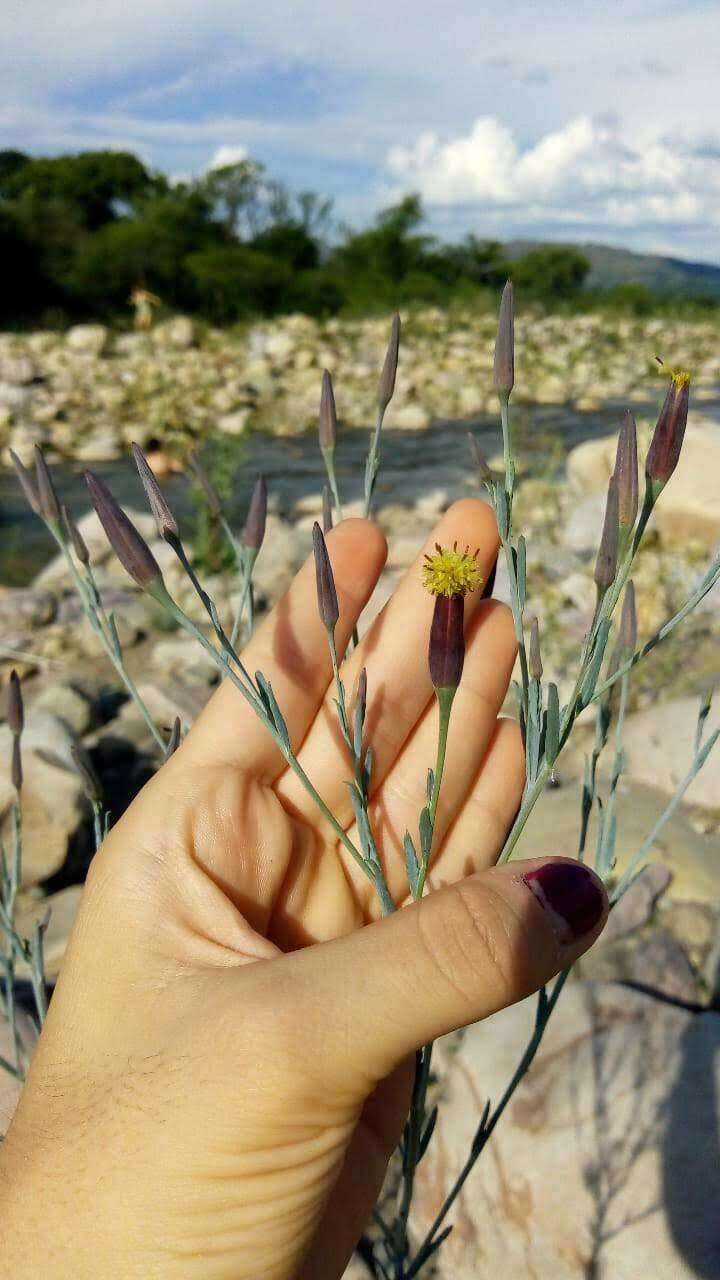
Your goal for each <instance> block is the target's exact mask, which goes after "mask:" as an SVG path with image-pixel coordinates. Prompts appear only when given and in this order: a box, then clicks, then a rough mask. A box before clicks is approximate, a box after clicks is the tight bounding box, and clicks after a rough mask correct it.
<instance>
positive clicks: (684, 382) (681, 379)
mask: <svg viewBox="0 0 720 1280" xmlns="http://www.w3.org/2000/svg"><path fill="white" fill-rule="evenodd" d="M655 359H656V360H657V362H658V364H659V366H660V368H661V370H662V372H663V373H665V374H667V375H668V376H669V377H670V381H671V382H672V383H673V385H674V386H675V387H677V389H678V391H682V389H683V387H687V386H688V384H689V382H690V376H691V375H690V374H689V373H688V372H687V371H686V370H685V369H671V368H670V365H669V364H666V363H665V361H664V360H661V359H660V356H656V357H655Z"/></svg>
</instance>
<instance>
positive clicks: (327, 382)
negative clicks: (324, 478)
mask: <svg viewBox="0 0 720 1280" xmlns="http://www.w3.org/2000/svg"><path fill="white" fill-rule="evenodd" d="M318 436H319V437H320V448H321V449H322V451H323V452H325V450H326V449H334V448H335V445H336V443H337V411H336V409H335V392H334V391H333V384H332V378H331V377H330V374H329V373H328V371H327V369H325V370H323V376H322V386H321V388H320V415H319V417H318Z"/></svg>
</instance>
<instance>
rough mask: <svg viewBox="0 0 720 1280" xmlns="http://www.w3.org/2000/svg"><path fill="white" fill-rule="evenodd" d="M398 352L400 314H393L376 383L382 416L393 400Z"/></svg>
mask: <svg viewBox="0 0 720 1280" xmlns="http://www.w3.org/2000/svg"><path fill="white" fill-rule="evenodd" d="M399 350H400V314H399V312H397V311H396V312H395V315H394V316H393V318H392V323H391V325H390V341H389V343H388V348H387V351H386V352H385V361H384V363H383V367H382V373H381V374H380V382H379V383H378V409H379V410H380V413H381V414H383V413H384V412H385V410H386V409H387V407H388V405H389V403H390V401H391V400H392V398H393V393H394V391H395V375H396V373H397V366H398V353H399Z"/></svg>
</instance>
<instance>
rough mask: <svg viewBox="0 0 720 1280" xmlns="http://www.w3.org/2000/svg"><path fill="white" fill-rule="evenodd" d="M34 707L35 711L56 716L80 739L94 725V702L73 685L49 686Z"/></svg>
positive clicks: (59, 684) (34, 703) (39, 696)
mask: <svg viewBox="0 0 720 1280" xmlns="http://www.w3.org/2000/svg"><path fill="white" fill-rule="evenodd" d="M32 707H33V711H46V712H49V714H50V715H53V716H56V717H57V719H58V720H61V721H62V722H63V724H66V725H67V726H68V728H70V729H72V731H73V733H74V734H76V735H77V736H78V737H82V735H83V734H84V733H87V731H88V729H89V728H90V725H91V723H92V718H93V705H92V702H91V701H90V699H89V698H87V697H86V696H85V694H84V693H81V692H80V690H79V689H76V688H75V687H74V686H73V685H71V684H66V683H58V684H50V685H47V687H46V688H45V689H43V690H42V692H41V693H39V694H38V696H37V698H35V700H34V702H33V704H32Z"/></svg>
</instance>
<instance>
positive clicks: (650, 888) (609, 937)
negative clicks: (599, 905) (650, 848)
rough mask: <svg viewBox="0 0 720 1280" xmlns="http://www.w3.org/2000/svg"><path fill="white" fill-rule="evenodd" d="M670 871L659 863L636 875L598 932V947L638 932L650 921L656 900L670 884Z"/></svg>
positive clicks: (653, 863)
mask: <svg viewBox="0 0 720 1280" xmlns="http://www.w3.org/2000/svg"><path fill="white" fill-rule="evenodd" d="M672 878H673V877H672V871H670V870H668V868H667V867H663V866H662V865H661V863H659V862H651V863H649V864H648V865H647V866H646V867H643V869H642V871H641V872H640V875H639V876H638V877H637V879H636V880H635V881H634V882H633V884H632V885H631V886H630V888H629V889H628V891H627V893H624V894H623V896H622V898H621V899H620V901H619V902H618V903H617V904H616V905H615V906H614V907H613V909H612V911H611V913H610V919H609V920H608V922H607V924H606V926H605V928H604V929H603V932H602V940H601V945H603V946H605V945H606V944H607V943H609V942H614V941H615V939H616V938H622V937H624V935H625V934H628V933H633V932H634V931H635V930H636V929H641V928H642V927H643V925H646V924H648V923H649V922H650V920H651V919H652V916H653V913H654V911H655V908H656V907H657V904H658V902H659V901H660V898H661V897H662V896H663V894H664V893H665V892H666V891H667V890H668V889H669V887H670V885H671V884H672Z"/></svg>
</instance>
